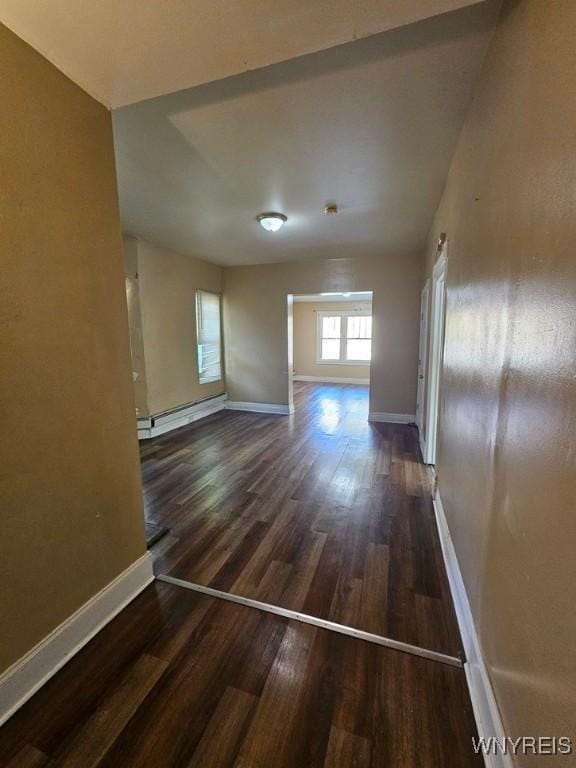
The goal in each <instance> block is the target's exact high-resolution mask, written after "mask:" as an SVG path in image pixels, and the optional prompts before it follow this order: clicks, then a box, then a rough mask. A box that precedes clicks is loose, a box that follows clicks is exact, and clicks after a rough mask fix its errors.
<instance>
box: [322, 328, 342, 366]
mask: <svg viewBox="0 0 576 768" xmlns="http://www.w3.org/2000/svg"><path fill="white" fill-rule="evenodd" d="M338 319H340V318H338ZM339 359H340V339H322V360H339Z"/></svg>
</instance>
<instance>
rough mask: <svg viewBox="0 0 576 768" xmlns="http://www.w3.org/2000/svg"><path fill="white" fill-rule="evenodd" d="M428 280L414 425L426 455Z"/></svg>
mask: <svg viewBox="0 0 576 768" xmlns="http://www.w3.org/2000/svg"><path fill="white" fill-rule="evenodd" d="M429 305H430V280H426V285H425V286H424V288H422V293H421V294H420V342H419V345H418V389H417V395H416V426H417V427H418V436H419V440H420V450H421V451H422V456H425V455H426V424H425V422H424V420H423V418H424V413H425V407H424V406H425V402H426V387H427V385H428V382H427V380H426V373H427V370H428V315H429V310H430V306H429Z"/></svg>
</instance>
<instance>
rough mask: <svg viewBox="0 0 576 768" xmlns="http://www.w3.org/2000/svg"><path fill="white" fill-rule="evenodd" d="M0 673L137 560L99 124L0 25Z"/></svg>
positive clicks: (106, 150)
mask: <svg viewBox="0 0 576 768" xmlns="http://www.w3.org/2000/svg"><path fill="white" fill-rule="evenodd" d="M0 70H1V72H2V76H1V77H0V103H1V104H2V129H1V130H0V168H1V169H2V171H1V184H0V222H1V224H0V252H1V254H2V277H1V280H0V333H1V343H0V369H1V370H2V376H1V377H0V403H1V406H0V409H1V414H0V419H1V423H2V457H1V461H0V466H1V467H2V470H1V476H0V509H1V519H2V535H1V537H0V581H1V583H2V585H3V586H2V589H1V590H0V616H2V629H1V642H0V669H4V668H6V667H7V666H9V665H10V664H11V663H12V662H14V661H15V660H16V659H18V658H19V657H20V656H21V655H22V654H24V653H25V652H26V651H28V650H29V649H30V648H31V647H33V646H34V645H35V644H36V643H38V642H39V641H40V640H41V639H42V638H43V637H45V636H46V635H47V634H48V633H49V632H50V631H51V630H53V629H54V628H55V627H56V626H57V625H58V624H60V623H61V622H62V621H64V620H65V619H66V618H67V617H68V616H70V614H72V613H73V612H74V611H75V610H76V609H78V608H79V607H80V606H81V605H82V604H83V603H85V602H86V601H87V600H88V599H89V598H90V597H92V596H93V595H94V594H95V593H96V592H98V591H99V590H100V589H101V588H102V587H104V586H105V585H106V584H108V583H109V582H110V581H111V580H112V579H114V578H115V577H116V576H117V575H118V574H119V573H120V572H121V571H123V570H124V569H125V568H127V567H128V566H129V565H130V564H131V563H132V562H134V561H135V560H136V559H137V558H138V557H140V556H141V555H142V554H143V553H144V552H145V544H144V526H143V511H142V494H141V489H140V466H139V459H138V446H137V439H136V426H135V423H134V394H133V387H132V382H131V377H130V350H129V342H128V321H127V313H126V296H125V289H124V277H123V265H122V240H121V232H120V219H119V213H118V199H117V192H116V179H115V172H114V154H113V147H112V127H111V120H110V114H109V112H107V110H106V109H104V107H102V106H101V105H99V104H98V103H97V102H95V101H94V100H93V99H91V98H90V97H89V96H87V95H86V94H85V93H84V92H83V91H82V90H80V88H78V87H77V86H75V85H74V84H73V83H72V82H71V81H70V80H68V79H67V78H66V77H65V76H64V75H63V74H62V73H61V72H59V71H58V70H57V69H56V68H55V67H53V66H52V65H51V64H49V63H48V62H47V61H46V60H45V59H44V58H42V56H40V55H39V54H37V53H36V52H34V51H33V50H32V49H31V48H29V47H28V46H27V45H25V44H24V43H23V42H22V41H21V40H20V39H18V38H17V37H15V36H14V35H13V34H12V33H10V32H8V31H7V30H6V29H5V28H4V27H2V26H0Z"/></svg>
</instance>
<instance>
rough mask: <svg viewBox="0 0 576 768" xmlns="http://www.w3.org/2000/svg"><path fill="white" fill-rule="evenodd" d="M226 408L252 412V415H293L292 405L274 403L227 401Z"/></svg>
mask: <svg viewBox="0 0 576 768" xmlns="http://www.w3.org/2000/svg"><path fill="white" fill-rule="evenodd" d="M226 408H227V409H229V410H231V411H252V412H253V413H276V414H279V415H282V416H288V415H289V414H291V413H294V406H293V405H277V404H276V403H244V402H241V401H239V400H227V401H226Z"/></svg>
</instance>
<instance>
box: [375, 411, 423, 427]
mask: <svg viewBox="0 0 576 768" xmlns="http://www.w3.org/2000/svg"><path fill="white" fill-rule="evenodd" d="M415 418H416V416H415V415H414V414H413V413H379V412H378V411H370V413H369V414H368V421H383V422H385V423H387V424H414V420H415Z"/></svg>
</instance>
